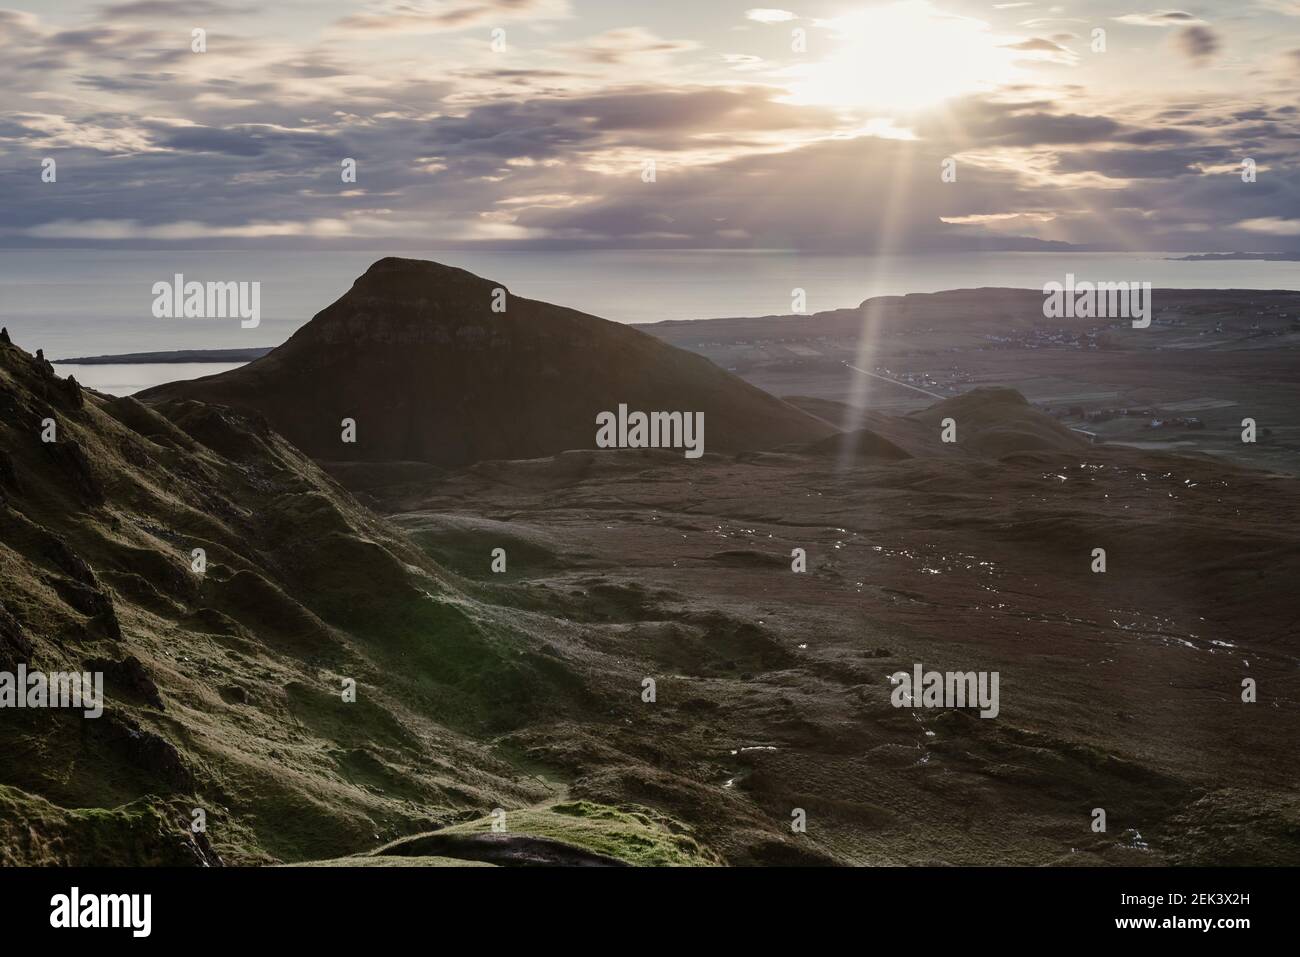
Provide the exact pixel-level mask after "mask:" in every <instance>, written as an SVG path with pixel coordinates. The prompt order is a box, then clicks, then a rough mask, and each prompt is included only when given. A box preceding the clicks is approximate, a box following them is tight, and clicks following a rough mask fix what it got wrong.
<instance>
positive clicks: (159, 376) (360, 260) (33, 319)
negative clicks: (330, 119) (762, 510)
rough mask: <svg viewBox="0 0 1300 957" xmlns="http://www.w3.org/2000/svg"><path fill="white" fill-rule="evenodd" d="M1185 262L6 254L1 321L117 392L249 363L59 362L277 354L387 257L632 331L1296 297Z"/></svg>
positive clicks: (1280, 265) (1244, 275)
mask: <svg viewBox="0 0 1300 957" xmlns="http://www.w3.org/2000/svg"><path fill="white" fill-rule="evenodd" d="M1178 255H1183V254H1180V253H1169V252H1151V253H1135V254H1118V253H1092V252H1089V253H1056V252H1032V253H1029V252H990V253H953V254H915V255H897V256H877V257H868V256H847V255H821V254H815V255H814V254H805V253H795V252H782V251H772V250H757V251H734V250H595V251H585V250H584V251H484V250H436V251H428V250H418V249H414V250H413V249H402V250H373V251H356V250H348V251H327V252H321V251H296V250H261V251H248V250H242V251H227V250H216V251H214V250H176V251H170V250H150V251H138V250H135V251H127V250H107V249H72V250H57V251H53V250H14V249H8V250H3V251H0V324H3V325H6V326H7V327H8V328H9V332H10V335H11V337H12V338H13V340H14V342H16V343H18V344H20V345H22V346H23V347H24V348H28V349H30V350H32V351H35V350H36V349H43V350H44V352H45V354H46V356H47V357H48V358H50V359H51V360H52V361H54V362H55V363H56V364H57V365H59V367H60V372H61V373H62V374H64V375H67V374H74V375H76V376H77V379H78V381H80V382H83V384H86V385H89V386H90V387H92V388H96V389H100V390H102V391H106V392H110V393H113V394H118V395H121V394H129V393H131V392H136V391H139V390H141V389H144V388H148V387H150V386H152V385H157V384H159V383H161V382H168V381H173V380H176V379H184V378H195V377H197V376H200V375H208V374H211V373H213V372H220V371H224V370H225V369H227V368H234V367H236V366H238V365H239V363H218V364H214V363H192V364H130V365H118V366H82V365H71V364H67V363H61V362H60V360H65V359H70V358H82V357H87V356H99V355H118V354H124V353H135V352H164V351H172V350H179V349H239V348H254V347H266V346H276V345H279V344H280V343H282V342H284V341H285V340H286V339H288V338H289V336H291V335H292V334H293V333H294V332H295V331H296V330H297V329H298V328H299V327H301V326H302V325H303V324H304V323H306V322H307V321H308V320H310V319H311V317H312V316H313V315H315V314H316V313H317V312H319V311H320V310H322V309H324V308H325V307H326V306H328V305H329V304H330V303H332V302H333V301H334V300H335V299H337V298H338V297H339V296H341V295H342V294H343V293H344V292H346V291H347V289H348V288H349V287H350V286H351V285H352V283H353V281H354V280H355V279H356V278H357V277H358V276H360V275H361V274H362V273H364V272H365V270H366V269H367V268H368V267H369V266H370V265H371V264H372V263H373V262H375V261H376V260H378V259H381V258H383V257H385V256H404V257H409V258H418V259H432V260H435V261H438V262H442V263H446V264H448V265H453V266H458V267H461V268H464V269H468V270H469V271H471V272H474V273H476V274H478V275H480V276H483V277H485V278H488V279H492V280H495V281H498V282H501V283H502V284H503V285H504V286H506V287H507V288H508V289H509V290H510V292H511V294H512V295H517V296H524V297H527V298H530V299H540V300H543V301H546V302H551V303H555V304H557V305H561V306H566V307H569V308H572V309H577V310H579V311H582V312H587V313H591V314H593V315H597V316H600V317H602V318H605V319H609V320H611V321H613V322H619V323H633V324H635V323H651V322H659V321H664V320H698V319H714V318H721V317H734V316H764V315H781V314H787V313H791V312H793V311H794V310H793V305H792V297H793V294H794V290H796V289H802V290H803V291H804V293H805V295H806V312H807V313H809V314H811V313H815V312H822V311H826V310H830V309H842V308H852V307H855V306H857V305H858V304H859V303H860V302H862V301H863V300H864V299H868V298H871V297H873V296H883V295H904V294H907V293H926V292H938V291H941V290H946V289H963V288H975V287H981V286H1006V287H1014V288H1027V289H1033V288H1039V289H1041V288H1042V286H1043V285H1044V283H1047V282H1049V281H1053V280H1056V281H1058V282H1059V281H1062V280H1063V279H1064V277H1065V275H1066V273H1074V274H1075V275H1076V276H1077V277H1078V278H1079V279H1092V280H1110V281H1125V280H1127V281H1130V282H1150V283H1151V284H1152V285H1153V286H1154V287H1156V288H1160V287H1168V288H1188V289H1201V288H1236V289H1291V288H1297V278H1298V277H1300V264H1298V263H1295V262H1274V261H1253V260H1224V261H1200V262H1186V261H1178V260H1176V259H1173V258H1171V257H1174V256H1178ZM177 273H180V274H182V275H183V276H184V277H185V279H186V280H187V281H189V280H198V281H202V282H208V281H222V282H225V281H236V282H260V283H261V318H260V321H259V323H258V324H257V326H256V327H254V328H243V327H242V326H241V324H240V322H239V320H238V319H234V318H229V319H158V318H155V317H154V315H153V314H152V309H151V307H152V304H153V301H154V294H153V292H152V287H153V284H154V283H156V282H168V283H170V282H171V281H172V279H173V277H174V276H175V275H176V274H177Z"/></svg>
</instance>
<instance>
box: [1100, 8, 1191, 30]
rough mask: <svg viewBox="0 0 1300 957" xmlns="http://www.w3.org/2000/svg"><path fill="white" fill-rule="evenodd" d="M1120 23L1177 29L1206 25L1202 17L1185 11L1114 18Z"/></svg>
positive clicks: (1131, 14)
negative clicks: (1192, 25) (1191, 25)
mask: <svg viewBox="0 0 1300 957" xmlns="http://www.w3.org/2000/svg"><path fill="white" fill-rule="evenodd" d="M1111 19H1114V20H1118V21H1119V22H1120V23H1127V24H1129V25H1130V26H1135V27H1177V26H1188V25H1190V24H1197V23H1200V24H1203V23H1205V21H1204V20H1202V19H1201V18H1200V17H1198V16H1195V15H1193V14H1190V13H1187V12H1185V11H1183V10H1154V11H1152V12H1151V13H1126V14H1124V15H1123V16H1121V17H1112V18H1111Z"/></svg>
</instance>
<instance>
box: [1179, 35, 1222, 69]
mask: <svg viewBox="0 0 1300 957" xmlns="http://www.w3.org/2000/svg"><path fill="white" fill-rule="evenodd" d="M1174 39H1175V42H1176V43H1177V45H1178V48H1179V49H1180V50H1182V51H1183V53H1184V54H1185V55H1186V56H1187V57H1188V59H1190V60H1191V61H1192V62H1193V63H1197V64H1203V63H1205V62H1207V61H1208V60H1209V59H1210V58H1211V57H1213V56H1214V54H1215V53H1217V52H1218V51H1219V48H1220V46H1222V43H1221V42H1220V40H1219V35H1218V34H1217V33H1215V32H1214V31H1213V30H1211V29H1210V28H1209V27H1187V28H1186V29H1183V30H1179V31H1178V33H1177V34H1175V36H1174Z"/></svg>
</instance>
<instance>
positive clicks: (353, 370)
mask: <svg viewBox="0 0 1300 957" xmlns="http://www.w3.org/2000/svg"><path fill="white" fill-rule="evenodd" d="M504 290H505V287H504V286H502V285H500V284H499V283H495V282H493V281H491V280H488V279H483V278H482V277H479V276H476V275H474V274H473V273H471V272H468V271H466V270H464V269H458V268H456V267H454V266H446V265H443V264H441V263H435V262H427V261H423V260H418V259H400V258H397V257H387V258H384V259H380V260H379V261H378V262H376V263H374V264H373V265H372V266H371V267H370V268H369V269H368V270H366V272H365V274H364V275H362V276H361V277H360V278H359V279H357V281H356V282H355V283H354V284H353V286H352V288H351V289H350V290H348V292H346V293H345V294H344V295H343V296H341V297H340V298H339V299H338V300H337V301H336V302H334V303H332V304H331V305H330V306H328V307H327V308H325V309H324V310H322V311H321V312H320V313H318V314H317V315H316V316H315V317H314V318H313V319H312V320H311V322H309V323H307V324H306V325H305V326H303V327H302V328H301V329H299V330H298V331H297V332H296V333H295V334H294V335H293V336H292V337H291V338H290V339H289V341H288V342H286V343H285V344H284V345H282V346H280V347H279V348H277V349H274V350H272V351H271V352H270V353H268V354H267V355H266V356H264V357H262V358H261V359H258V360H257V361H255V362H252V363H250V364H248V365H246V366H244V367H242V368H240V369H235V370H233V371H231V372H227V373H222V374H221V375H217V376H210V377H207V378H204V379H196V380H192V381H189V382H174V383H171V384H169V385H164V386H160V387H158V388H155V389H151V390H148V391H147V392H145V393H141V398H142V399H144V400H145V401H158V400H160V399H166V398H197V399H201V400H203V401H207V402H213V403H217V404H222V405H230V406H233V407H235V408H237V409H241V410H243V411H256V412H260V413H262V414H264V415H265V416H266V418H267V419H268V421H270V422H271V424H272V425H273V427H274V428H276V429H277V431H280V432H281V433H282V434H283V435H285V436H287V437H288V438H289V439H290V440H291V441H292V442H293V443H294V444H296V445H297V446H298V447H299V448H301V449H303V450H305V451H306V452H308V454H310V455H313V456H315V457H317V458H322V459H344V460H347V459H352V460H364V461H398V460H406V461H421V462H431V463H434V464H437V465H444V466H459V465H465V464H468V463H471V462H476V461H482V460H485V459H503V458H536V457H540V456H546V455H554V454H556V453H558V452H563V451H566V450H569V449H583V448H586V449H590V448H593V447H594V445H595V438H596V426H597V416H598V415H602V414H606V413H611V412H612V411H613V410H616V409H619V408H620V407H622V406H626V407H627V408H628V409H630V410H636V411H640V412H643V413H651V412H664V413H672V412H677V413H680V414H683V415H685V414H686V413H691V414H695V413H699V414H701V415H704V416H705V417H706V418H707V420H708V426H707V428H708V432H707V434H708V436H709V438H708V444H707V449H708V450H709V451H715V452H716V451H725V452H737V451H748V450H755V449H770V448H775V447H777V446H780V445H784V444H787V443H795V442H807V441H812V440H815V439H818V438H822V437H824V436H825V435H827V434H829V433H831V432H833V431H835V430H834V429H833V428H832V427H830V426H827V425H826V424H825V423H823V422H820V421H819V420H817V419H814V418H812V417H811V416H808V415H807V414H806V413H804V412H802V411H800V410H799V409H796V408H794V407H793V406H790V405H787V404H786V403H784V402H782V401H781V400H779V399H777V398H775V397H774V396H771V395H768V394H767V393H766V392H763V391H761V390H759V389H757V388H755V387H754V386H752V385H750V384H748V383H747V382H745V381H743V380H742V379H739V378H737V377H736V376H734V375H731V374H730V373H728V372H725V371H723V370H722V369H720V368H718V367H717V366H716V365H714V364H713V363H711V362H709V361H708V360H707V359H705V358H703V357H702V356H698V355H696V354H694V353H690V352H685V351H683V350H681V349H677V348H675V347H673V346H670V345H667V344H666V343H664V342H662V341H661V340H659V339H656V338H654V337H653V336H649V335H646V334H645V333H643V332H641V331H640V330H638V329H634V328H632V327H631V326H625V325H620V324H619V323H615V322H609V321H607V320H605V319H600V318H597V317H596V316H591V315H587V314H585V313H581V312H577V311H575V310H573V309H566V308H564V307H563V306H556V305H552V304H550V303H545V302H538V301H536V300H533V299H525V298H523V297H519V296H510V295H509V294H508V293H505V292H504ZM344 418H348V419H353V420H355V421H356V423H357V429H358V434H359V438H358V439H357V441H356V442H354V443H353V442H349V443H343V442H342V441H341V440H340V421H341V420H342V419H344Z"/></svg>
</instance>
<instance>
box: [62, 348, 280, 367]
mask: <svg viewBox="0 0 1300 957" xmlns="http://www.w3.org/2000/svg"><path fill="white" fill-rule="evenodd" d="M272 348H273V347H272V346H261V347H258V348H254V349H180V350H176V351H172V352H128V353H124V354H122V355H116V356H87V357H85V358H81V359H52V360H50V361H51V362H53V363H54V364H55V365H80V366H108V365H134V364H142V363H152V364H157V363H179V362H252V361H253V360H254V359H260V358H262V356H264V355H266V354H267V353H268V352H270V351H271V349H272Z"/></svg>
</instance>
